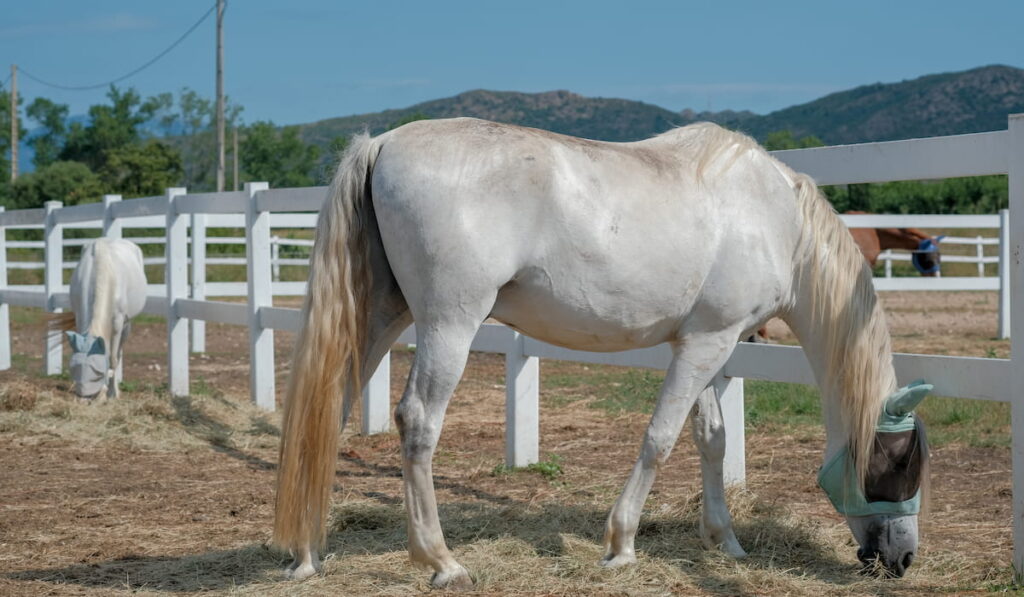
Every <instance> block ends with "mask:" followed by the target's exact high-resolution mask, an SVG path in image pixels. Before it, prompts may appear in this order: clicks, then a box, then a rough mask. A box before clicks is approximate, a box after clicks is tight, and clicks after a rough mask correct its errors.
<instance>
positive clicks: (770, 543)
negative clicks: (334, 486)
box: [5, 496, 863, 595]
mask: <svg viewBox="0 0 1024 597" xmlns="http://www.w3.org/2000/svg"><path fill="white" fill-rule="evenodd" d="M371 497H372V496H371ZM606 514H607V513H606V512H603V511H598V510H595V509H590V508H579V507H575V506H565V505H562V504H553V503H549V504H544V505H541V506H530V505H529V504H526V503H519V502H514V503H512V504H511V505H507V506H495V505H492V504H489V503H481V502H472V503H466V502H461V503H455V504H446V505H443V506H441V519H442V524H443V526H444V528H445V530H446V534H447V539H448V545H449V546H450V547H451V548H452V549H453V550H456V551H457V552H458V551H459V550H460V549H461V548H466V547H471V546H473V545H474V544H478V543H487V542H492V541H496V540H502V539H513V540H518V541H520V542H522V543H524V544H526V545H529V546H530V547H531V548H532V551H533V554H530V557H538V558H550V559H559V558H564V557H566V556H567V555H568V554H567V546H566V542H565V541H566V538H567V537H568V536H570V534H571V535H572V536H574V537H576V538H578V539H580V540H582V541H585V542H589V543H592V544H593V545H594V546H595V547H596V546H599V545H600V543H601V539H602V537H601V533H602V532H603V529H604V520H605V516H606ZM771 514H772V513H770V512H766V513H759V514H754V515H753V516H751V517H750V518H749V519H747V520H743V521H741V522H740V523H738V524H737V525H736V529H737V534H738V536H739V538H740V542H741V543H742V544H743V545H744V546H745V547H746V548H747V550H748V552H749V553H750V556H749V557H748V558H747V559H745V560H744V561H743V562H742V564H741V566H744V567H746V568H749V569H754V570H756V569H763V570H767V569H771V570H776V571H778V570H786V571H788V573H789V574H792V575H793V576H795V577H812V578H817V579H820V580H823V581H826V582H828V583H831V584H836V585H847V584H850V583H853V582H857V581H858V580H863V577H861V576H859V575H858V574H857V572H856V570H855V568H854V567H852V566H850V565H849V564H848V563H845V562H842V561H840V560H838V559H837V558H836V557H835V553H834V549H833V548H832V547H831V546H829V545H827V544H826V543H824V542H823V541H822V540H821V539H820V538H819V537H817V536H815V533H814V529H813V528H812V527H810V526H801V525H799V524H797V525H793V524H785V523H783V522H780V519H779V518H777V517H774V516H772V515H771ZM697 520H698V515H697V514H696V513H693V514H688V515H684V516H682V517H675V518H673V517H669V516H649V517H645V519H644V521H643V522H642V524H641V526H640V529H639V531H638V535H637V546H638V548H639V549H640V550H641V553H642V554H643V555H642V556H641V558H642V559H647V560H662V561H663V562H664V563H666V564H668V565H671V566H674V567H677V568H678V569H680V571H681V572H683V573H684V574H686V575H687V576H688V577H690V578H691V579H693V582H694V583H695V584H696V585H697V586H699V587H700V588H701V589H702V590H704V591H706V592H707V593H708V594H718V595H747V594H750V595H753V594H755V593H750V592H748V590H747V589H746V588H745V587H744V586H742V584H741V583H740V582H739V581H737V580H734V579H732V578H730V577H729V576H728V575H725V574H722V573H721V569H722V568H723V566H722V564H723V562H727V561H728V559H727V557H726V556H724V555H722V554H720V553H717V552H710V551H707V550H705V549H704V548H703V547H702V545H701V542H700V539H699V536H698V524H697ZM405 549H406V531H405V513H404V510H403V508H402V506H401V505H400V504H393V503H377V502H374V501H361V502H351V503H346V504H341V505H339V506H337V507H336V508H335V509H334V511H333V513H332V520H331V525H330V529H329V537H328V549H327V551H328V553H333V554H334V558H336V559H342V558H345V557H348V556H366V555H377V554H387V553H394V552H399V553H401V552H404V551H405ZM484 549H486V547H485V548H484ZM287 560H288V558H286V557H285V556H283V555H282V554H281V553H279V552H277V551H274V550H271V549H270V548H268V547H266V546H264V545H247V546H244V547H240V548H238V549H232V550H224V551H213V552H208V553H203V554H197V555H186V556H181V557H171V556H166V557H163V556H156V557H125V558H119V559H116V560H111V561H108V562H100V563H93V564H78V565H74V566H68V567H64V568H52V569H37V570H28V571H23V572H17V573H11V574H7V575H5V576H6V578H8V579H10V580H20V581H38V582H45V583H53V584H57V585H64V584H74V585H79V586H82V587H89V588H105V589H109V590H131V589H140V588H144V589H146V590H152V591H165V592H194V591H210V590H218V589H231V588H233V587H241V586H245V585H250V584H256V583H275V582H284V581H282V580H280V579H281V576H280V573H279V571H280V570H281V569H283V568H284V566H285V565H286V564H287ZM584 565H590V564H584ZM593 565H594V566H596V562H594V563H593ZM727 568H730V567H728V566H727ZM730 569H731V568H730ZM424 574H426V573H424ZM380 580H382V581H383V582H384V584H389V583H387V582H386V579H380ZM396 580H397V577H396ZM480 588H481V589H482V590H484V591H485V592H486V591H487V587H486V586H483V587H480Z"/></svg>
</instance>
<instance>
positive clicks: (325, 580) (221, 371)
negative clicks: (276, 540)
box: [0, 293, 1012, 595]
mask: <svg viewBox="0 0 1024 597" xmlns="http://www.w3.org/2000/svg"><path fill="white" fill-rule="evenodd" d="M883 300H884V303H885V306H886V309H887V311H888V313H889V321H890V325H891V327H892V329H893V338H894V348H895V349H896V350H898V351H903V352H928V353H935V354H957V355H971V356H999V357H1005V356H1006V355H1007V354H1008V352H1009V344H1008V342H1007V341H999V340H996V339H994V338H993V336H994V334H995V326H996V315H995V308H996V307H995V306H996V303H995V300H996V299H995V294H994V293H891V294H887V295H885V296H883ZM25 313H30V312H27V311H26V312H25ZM28 318H30V317H29V316H28V315H22V316H21V319H23V320H24V319H28ZM18 319H19V317H15V320H16V321H17V320H18ZM134 331H135V335H134V336H133V338H132V339H131V341H130V344H129V348H128V350H127V353H128V354H129V356H128V362H127V366H126V380H128V381H129V382H132V383H134V384H136V385H135V386H133V388H134V389H133V390H132V391H127V392H125V396H124V397H123V399H122V400H121V401H119V402H118V403H116V404H112V403H108V404H104V405H82V404H78V403H76V402H75V401H73V400H71V399H70V397H69V396H68V390H69V385H70V384H69V382H68V381H67V380H66V378H59V377H58V378H45V377H40V376H39V375H38V374H37V371H39V369H40V364H39V363H40V359H39V355H40V354H41V352H42V350H41V349H42V332H41V327H40V325H39V324H38V323H34V322H29V321H25V322H23V323H18V324H16V327H15V333H14V336H15V337H14V352H15V354H18V355H27V356H23V357H20V358H19V359H18V360H17V362H16V363H15V365H16V366H15V367H14V368H13V369H12V370H11V371H6V372H0V464H2V466H0V595H79V594H87V595H109V594H122V593H129V592H132V593H141V594H166V593H180V594H193V593H209V592H213V593H215V594H257V595H266V594H270V595H293V594H308V595H323V594H337V595H363V594H408V593H411V592H426V591H429V585H428V581H429V573H428V572H426V571H423V570H419V569H417V568H415V567H413V566H412V565H411V564H410V563H409V562H408V559H407V556H406V554H405V536H404V532H405V531H404V513H403V510H402V488H401V466H400V460H399V455H398V436H397V434H395V433H393V432H392V433H386V434H381V435H376V436H370V437H362V436H359V435H356V434H353V432H352V431H351V429H350V430H346V432H345V437H344V438H343V441H342V444H341V455H340V456H341V457H340V462H339V466H338V477H337V484H336V486H335V507H334V511H333V516H332V522H331V527H330V535H329V545H328V550H327V551H328V553H329V554H330V555H329V556H328V558H327V560H326V561H325V565H324V570H323V572H322V573H321V574H320V575H317V576H315V577H313V578H311V579H309V580H307V581H304V582H302V583H287V582H284V581H282V580H281V576H280V570H281V568H283V566H284V565H285V564H286V563H287V560H288V558H287V557H286V555H285V554H281V553H278V552H276V551H274V550H272V549H270V548H269V547H268V546H267V541H268V540H269V533H270V526H271V520H272V508H273V499H274V496H273V485H274V474H275V464H274V463H275V461H276V446H277V437H276V433H277V429H278V425H279V415H277V414H265V413H261V412H259V411H257V410H255V409H254V408H253V407H251V406H250V405H249V404H248V401H247V400H248V398H247V396H248V388H247V384H248V360H247V350H246V348H245V347H246V343H247V339H246V337H245V334H244V330H243V328H239V327H231V326H221V325H213V324H211V325H210V326H209V328H208V340H207V342H208V351H209V352H208V353H207V354H205V355H196V356H193V360H192V379H193V382H194V384H193V396H192V397H190V398H179V399H171V398H169V397H168V396H167V395H166V394H165V393H163V392H161V391H160V388H159V384H161V383H163V382H165V381H166V377H165V376H166V371H165V370H164V367H165V353H164V347H165V345H166V344H165V339H164V334H165V328H164V327H163V326H162V325H161V324H160V323H158V322H149V323H141V324H139V325H137V326H136V328H135V330H134ZM771 332H772V335H773V336H774V337H777V338H779V340H780V341H783V342H786V341H787V340H788V339H789V338H788V336H787V335H786V330H785V329H784V326H778V325H775V324H773V326H772V330H771ZM292 341H293V338H292V336H291V335H290V334H281V333H279V334H277V336H276V344H277V349H278V350H277V352H278V355H279V359H278V360H279V366H278V372H279V384H278V388H279V392H280V388H281V387H282V386H283V382H284V379H285V376H286V374H287V369H288V366H287V365H288V364H287V360H288V359H287V355H289V354H290V346H291V342H292ZM412 357H413V354H412V353H411V352H408V351H403V350H396V351H395V352H394V357H393V362H392V394H393V395H392V399H393V400H397V398H398V395H399V394H400V392H401V389H402V387H403V383H404V379H405V376H406V375H407V374H408V368H409V365H410V363H411V360H412ZM589 371H590V369H589V368H588V367H586V366H583V365H577V364H572V363H560V362H553V361H544V362H543V363H542V375H544V376H548V375H579V376H586V375H588V372H589ZM503 376H504V360H503V358H502V357H501V356H499V355H485V354H473V355H472V356H471V358H470V361H469V365H468V367H467V369H466V375H465V376H464V378H463V381H462V383H461V384H460V386H459V388H458V390H457V392H456V396H455V397H454V398H453V400H452V402H451V405H450V407H449V411H448V416H447V419H446V424H445V425H446V426H445V430H444V434H443V436H442V438H441V443H440V445H439V447H438V450H437V453H436V455H435V458H434V476H435V483H436V486H437V493H438V503H439V504H440V505H441V517H442V524H443V526H444V528H445V531H446V535H447V539H448V544H449V546H450V547H451V548H452V549H453V551H454V553H455V555H456V557H457V558H459V559H460V561H462V562H463V563H464V564H465V565H466V566H467V568H469V569H470V571H471V573H472V574H473V576H474V580H475V581H476V585H475V587H474V589H473V591H474V592H476V593H478V594H488V595H490V594H530V595H548V594H551V595H555V594H557V595H577V594H588V595H589V594H607V595H619V594H623V595H624V594H676V595H707V594H715V595H769V594H770V595H789V594H806V595H812V594H813V595H832V594H837V595H852V594H857V595H860V594H920V593H924V592H929V593H930V592H942V593H947V594H969V593H985V592H990V591H993V590H1000V589H1002V588H1005V587H1007V586H1008V585H1007V583H1009V581H1010V579H1011V577H1012V574H1011V572H1010V568H1009V563H1010V558H1011V551H1012V540H1011V528H1010V524H1011V500H1010V497H1011V481H1010V454H1009V450H1008V449H1007V448H1005V447H969V446H966V445H959V444H951V445H945V446H942V447H939V448H937V449H935V450H934V451H933V464H932V475H933V482H932V498H931V508H930V509H931V512H930V514H929V516H928V518H927V521H926V522H925V527H924V534H923V539H922V548H921V552H920V554H919V557H918V560H917V562H916V563H915V565H914V567H912V568H911V570H910V572H909V573H908V575H907V577H906V578H904V579H902V580H897V581H884V580H878V579H874V578H871V577H865V576H863V575H860V574H859V573H858V567H857V565H856V559H855V557H854V552H855V549H856V547H855V543H854V542H853V540H852V537H851V536H850V534H849V531H848V530H847V529H846V527H845V523H844V522H843V521H842V519H841V518H840V517H839V516H838V515H837V514H836V513H835V512H834V511H832V509H831V507H830V506H829V504H828V502H827V500H826V499H825V497H824V496H823V494H822V493H821V492H820V491H819V490H818V489H817V488H816V486H815V475H816V472H817V467H818V466H819V464H820V455H821V448H822V441H823V440H822V432H821V430H820V428H807V427H798V428H792V429H782V430H779V431H776V432H772V433H756V432H748V436H747V442H748V443H747V467H748V469H747V470H748V473H747V474H748V481H747V488H746V489H745V490H741V491H736V492H734V493H733V494H732V495H731V504H732V509H733V512H734V516H735V518H736V528H737V534H738V536H739V539H740V542H741V544H743V545H744V547H745V548H746V549H747V551H748V553H749V554H750V556H749V557H748V558H747V559H745V560H742V561H740V562H736V561H733V560H730V559H729V558H727V557H725V556H723V555H721V554H718V553H716V552H709V551H706V550H704V549H703V548H702V547H701V546H700V540H699V535H698V530H697V524H698V520H699V514H698V512H699V501H700V475H699V459H698V455H697V453H696V449H695V448H694V446H693V443H692V442H691V441H690V440H689V436H688V434H689V431H684V436H683V437H681V439H680V441H679V444H678V446H677V448H676V450H675V452H674V454H673V455H672V457H671V459H670V462H669V463H668V464H667V465H666V467H665V468H664V469H663V471H662V473H661V474H660V476H659V478H658V481H657V482H656V484H655V487H654V490H653V492H652V494H651V498H650V500H649V501H648V503H647V505H646V508H645V516H644V520H643V522H642V524H641V529H640V532H639V534H638V537H637V547H638V551H639V552H640V555H639V557H640V562H639V564H638V565H637V566H635V567H631V568H627V569H622V570H612V571H609V570H603V569H600V568H598V567H597V566H596V565H595V562H596V561H597V560H598V559H599V557H600V550H601V548H600V542H601V534H602V531H603V527H604V517H605V516H606V515H607V511H608V509H609V508H610V506H611V504H612V503H613V501H614V500H615V498H616V497H617V495H618V491H619V490H620V489H621V485H622V483H623V482H624V481H625V478H626V476H627V474H628V471H629V469H630V468H631V467H632V464H633V461H634V459H635V458H636V453H637V448H638V445H639V440H640V437H641V435H642V433H643V429H644V427H645V425H646V420H647V417H646V416H645V415H641V414H635V413H620V414H609V413H608V412H606V411H604V410H599V409H596V408H587V406H586V405H587V399H586V397H585V396H584V397H582V398H583V399H582V400H575V401H572V402H569V403H567V402H566V401H565V400H561V399H560V398H561V393H564V392H565V391H567V390H565V389H564V388H545V387H544V383H543V381H542V411H541V454H542V455H543V456H542V457H543V458H544V459H545V460H547V461H551V462H557V463H558V467H559V468H560V469H561V474H559V475H553V476H552V477H551V478H548V477H547V476H545V475H543V474H540V473H537V472H514V473H507V472H504V471H502V470H501V467H500V464H501V463H502V459H503V453H504V386H503ZM356 427H357V425H356ZM552 455H555V456H552Z"/></svg>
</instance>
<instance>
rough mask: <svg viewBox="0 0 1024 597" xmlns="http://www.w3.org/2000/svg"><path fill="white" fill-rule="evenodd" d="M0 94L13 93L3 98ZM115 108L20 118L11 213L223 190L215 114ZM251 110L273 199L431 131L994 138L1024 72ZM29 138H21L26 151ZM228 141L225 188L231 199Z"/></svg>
mask: <svg viewBox="0 0 1024 597" xmlns="http://www.w3.org/2000/svg"><path fill="white" fill-rule="evenodd" d="M0 92H3V90H2V89H0ZM107 98H108V103H107V104H101V105H96V106H92V107H91V108H90V109H89V114H88V118H86V119H84V120H83V119H81V118H79V119H70V120H69V118H68V108H67V106H65V105H62V104H56V103H54V102H52V101H50V100H48V99H46V98H36V99H34V100H33V101H32V102H31V103H30V104H29V105H28V106H27V107H20V108H19V109H21V110H22V119H21V122H28V123H30V124H31V125H33V127H34V128H33V129H32V130H33V132H32V135H31V136H30V137H29V143H30V144H31V146H32V149H33V151H34V152H35V159H34V166H35V168H36V171H35V172H34V173H30V174H24V175H22V176H21V177H20V178H19V180H18V182H17V183H15V184H14V185H10V184H9V183H8V182H7V177H6V176H0V204H3V205H5V206H7V207H8V208H18V207H29V206H38V205H41V204H42V202H44V201H47V200H51V199H55V200H61V201H64V202H65V204H74V203H78V202H81V201H92V200H97V199H98V198H99V195H100V194H102V193H119V194H121V195H123V196H125V197H137V196H145V195H154V194H159V193H161V192H163V189H164V188H165V187H168V186H185V187H187V188H188V189H190V190H194V191H209V190H212V189H213V188H214V178H215V164H216V162H215V160H216V157H215V141H214V113H213V102H212V101H211V100H209V99H207V98H203V97H201V96H199V95H198V94H197V93H196V92H194V91H192V90H189V89H183V90H182V91H181V92H180V93H179V94H178V96H177V98H175V97H174V96H173V95H172V94H169V93H165V94H160V95H158V96H154V97H151V98H147V99H145V100H144V99H143V98H141V97H140V96H139V95H138V94H137V93H136V92H135V91H134V90H132V89H128V90H121V89H118V88H117V87H111V89H110V91H109V93H108V95H107ZM242 111H243V110H242V107H241V106H239V105H237V104H234V103H232V102H228V109H227V121H228V129H229V131H230V130H232V129H237V130H238V133H239V139H240V142H239V150H238V154H239V155H238V158H239V170H240V171H239V178H240V180H241V181H243V182H244V181H251V180H265V181H268V182H270V184H271V186H275V187H281V186H304V185H312V184H324V183H325V182H326V181H327V179H328V178H329V176H330V173H331V170H332V169H333V167H334V164H335V163H336V160H337V155H338V153H339V152H340V151H341V150H342V149H343V148H344V147H345V146H346V145H347V143H348V139H349V138H350V137H351V136H352V135H353V134H356V133H359V132H362V131H364V130H365V131H369V132H370V133H372V134H379V133H382V132H384V131H386V130H390V129H392V128H395V127H397V126H400V125H402V124H405V123H407V122H412V121H414V120H420V119H424V118H448V117H455V116H474V117H478V118H485V119H488V120H495V121H499V122H508V123H512V124H519V125H523V126H531V127H537V128H543V129H546V130H550V131H554V132H558V133H564V134H569V135H575V136H580V137H587V138H591V139H600V140H607V141H633V140H639V139H644V138H648V137H650V136H652V135H656V134H658V133H661V132H664V131H666V130H668V129H670V128H672V127H676V126H682V125H685V124H689V123H691V122H695V121H700V120H709V121H713V122H718V123H719V124H722V125H723V126H727V127H729V128H733V129H736V130H740V131H743V132H746V133H748V134H751V135H752V136H754V137H755V138H757V139H758V140H759V141H760V142H761V143H763V144H764V145H765V146H766V147H768V148H769V149H795V148H802V147H814V146H816V145H822V144H838V143H858V142H865V141H878V140H889V139H903V138H912V137H927V136H935V135H948V134H959V133H969V132H978V131H984V130H996V129H1003V128H1005V127H1006V117H1007V114H1010V113H1014V112H1024V70H1021V69H1017V68H1013V67H1008V66H988V67H982V68H977V69H972V70H969V71H964V72H958V73H944V74H937V75H929V76H925V77H921V78H918V79H914V80H912V81H903V82H900V83H892V84H882V83H877V84H873V85H865V86H862V87H858V88H856V89H851V90H848V91H842V92H838V93H833V94H830V95H828V96H825V97H823V98H820V99H818V100H815V101H813V102H809V103H807V104H802V105H799V106H793V107H790V108H786V109H784V110H779V111H777V112H773V113H771V114H767V115H758V114H754V113H752V112H746V111H743V112H735V111H723V112H700V113H698V112H694V111H692V110H683V111H682V112H672V111H671V110H666V109H664V108H660V107H658V106H653V105H650V104H645V103H643V102H636V101H630V100H622V99H609V98H587V97H583V96H580V95H577V94H574V93H570V92H568V91H550V92H545V93H517V92H511V91H486V90H476V91H468V92H466V93H462V94H459V95H457V96H455V97H450V98H444V99H437V100H432V101H429V102H424V103H421V104H417V105H415V106H410V107H409V108H405V109H398V110H386V111H383V112H377V113H372V114H362V115H355V116H346V117H343V118H332V119H328V120H323V121H320V122H315V123H309V124H300V125H294V126H285V127H278V126H277V125H275V124H274V123H272V122H267V121H258V122H254V123H251V124H244V123H242V121H241V114H242ZM25 134H26V132H25V131H24V129H23V130H22V132H21V137H22V138H25ZM9 144H10V106H9V104H8V103H3V102H0V169H2V171H3V172H7V171H9V168H10V166H9V163H8V161H7V156H8V155H9ZM230 151H231V144H230V134H229V143H228V152H229V154H228V159H227V169H228V170H227V173H226V180H227V185H228V188H230V186H231V182H232V179H233V177H234V173H233V171H232V163H233V159H232V158H233V156H232V155H230ZM825 192H826V194H827V195H828V197H829V198H830V199H831V200H832V202H833V203H834V204H835V206H836V208H837V209H838V210H839V211H846V210H850V209H858V210H864V211H871V212H881V213H886V212H896V213H925V212H927V213H993V212H994V211H995V210H997V209H999V208H1001V207H1005V206H1006V203H1007V190H1006V178H1005V177H999V176H994V177H981V178H976V179H960V180H946V181H937V182H898V183H886V184H870V185H850V186H848V187H847V186H844V187H834V188H827V189H825Z"/></svg>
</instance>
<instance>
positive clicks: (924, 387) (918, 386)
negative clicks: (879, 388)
mask: <svg viewBox="0 0 1024 597" xmlns="http://www.w3.org/2000/svg"><path fill="white" fill-rule="evenodd" d="M933 387H934V386H932V385H931V384H927V383H924V380H923V379H919V380H917V381H915V382H913V383H911V384H910V385H907V386H904V387H902V388H900V389H898V390H896V392H894V393H893V394H892V396H889V398H888V399H887V400H886V401H885V412H886V413H888V414H890V415H892V416H894V417H903V416H906V415H907V414H909V413H910V411H912V410H914V409H915V408H917V405H918V404H921V401H922V400H924V397H925V396H927V395H928V392H931V391H932V388H933Z"/></svg>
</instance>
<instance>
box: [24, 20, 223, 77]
mask: <svg viewBox="0 0 1024 597" xmlns="http://www.w3.org/2000/svg"><path fill="white" fill-rule="evenodd" d="M216 9H217V5H216V3H215V4H214V5H213V6H212V7H210V10H208V11H206V14H204V15H203V16H201V17H200V18H199V20H198V21H196V22H195V24H194V25H192V26H191V27H189V28H188V31H186V32H185V33H184V34H182V36H181V37H179V38H178V39H177V40H176V41H175V42H174V43H172V44H171V45H170V46H168V47H167V48H166V49H165V50H164V51H163V52H160V53H159V54H157V55H156V56H155V57H154V58H152V59H151V60H149V61H148V62H146V63H145V64H143V65H142V66H140V67H139V68H137V69H135V70H133V71H131V72H130V73H128V74H126V75H122V76H120V77H118V78H116V79H113V80H111V81H107V82H105V83H98V84H96V85H58V84H57V83H51V82H49V81H45V80H43V79H40V78H39V77H37V76H35V75H33V74H32V73H30V72H28V71H27V70H25V69H24V68H23V67H21V66H19V67H18V70H19V71H20V72H21V74H23V75H25V76H26V77H28V78H29V79H32V80H33V81H35V82H36V83H39V84H41V85H46V86H47V87H53V88H54V89H64V90H66V91H87V90H92V89H102V88H103V87H109V86H111V85H113V84H114V83H118V82H120V81H124V80H125V79H127V78H129V77H133V76H135V75H137V74H139V73H140V72H142V71H144V70H145V69H147V68H149V67H150V66H152V65H153V64H154V63H155V62H156V61H157V60H160V59H161V58H163V57H164V56H166V55H167V54H168V53H169V52H170V51H171V50H173V49H174V48H176V47H178V44H180V43H181V42H183V41H185V38H186V37H188V36H189V35H190V34H191V33H192V32H193V31H195V30H196V28H198V27H199V26H200V25H202V24H203V21H205V20H206V19H207V18H209V16H210V15H211V14H213V12H214V11H215V10H216Z"/></svg>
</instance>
